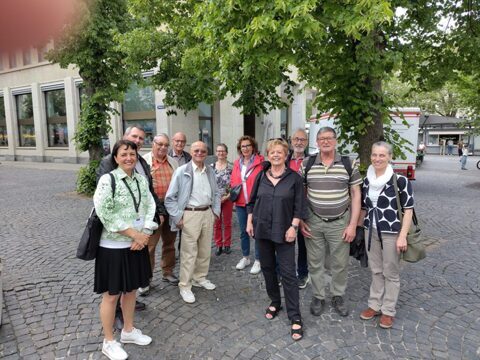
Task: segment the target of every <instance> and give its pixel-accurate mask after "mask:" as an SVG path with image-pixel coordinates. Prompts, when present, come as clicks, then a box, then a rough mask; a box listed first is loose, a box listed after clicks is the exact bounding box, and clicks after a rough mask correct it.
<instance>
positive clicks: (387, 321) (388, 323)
mask: <svg viewBox="0 0 480 360" xmlns="http://www.w3.org/2000/svg"><path fill="white" fill-rule="evenodd" d="M378 324H379V325H380V327H381V328H383V329H390V328H391V327H392V326H393V316H389V315H385V314H382V316H380V322H379V323H378Z"/></svg>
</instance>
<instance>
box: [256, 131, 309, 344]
mask: <svg viewBox="0 0 480 360" xmlns="http://www.w3.org/2000/svg"><path fill="white" fill-rule="evenodd" d="M287 154H288V144H287V143H286V142H285V141H284V140H279V139H275V140H270V141H269V142H268V144H267V157H268V161H269V162H270V164H271V166H270V167H269V169H268V170H262V172H260V173H259V174H258V175H257V179H256V181H255V185H254V188H253V190H252V193H251V196H250V201H249V203H248V205H247V212H248V220H247V233H248V234H249V235H250V236H252V237H255V239H256V241H258V244H259V250H260V264H261V268H262V272H263V276H264V278H265V287H266V289H267V294H268V296H269V298H270V300H271V303H270V305H269V306H268V307H267V309H266V310H265V317H266V318H267V319H268V320H272V319H274V318H275V317H276V316H277V314H278V312H279V311H280V310H281V309H282V306H281V295H280V287H279V284H278V274H277V272H276V267H277V266H278V268H279V271H280V273H281V275H282V285H283V290H284V294H285V303H286V306H287V314H288V319H289V320H290V321H291V325H292V326H291V336H292V339H293V340H300V339H301V338H302V337H303V328H302V318H301V315H300V305H299V294H298V291H299V290H298V280H297V274H296V269H295V267H296V266H295V240H296V238H297V232H298V226H299V223H300V220H301V219H303V218H304V207H305V195H304V192H303V180H302V177H301V176H300V175H299V174H298V173H297V172H295V171H293V170H292V169H290V168H289V167H288V166H287V165H286V159H287Z"/></svg>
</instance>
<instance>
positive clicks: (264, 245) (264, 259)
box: [257, 239, 301, 320]
mask: <svg viewBox="0 0 480 360" xmlns="http://www.w3.org/2000/svg"><path fill="white" fill-rule="evenodd" d="M257 241H258V245H259V246H258V248H259V253H260V265H261V268H262V273H263V276H264V278H265V286H266V288H267V294H268V297H269V298H270V300H271V301H272V305H273V306H275V307H277V308H278V307H279V306H280V305H281V303H282V298H281V295H280V287H279V286H278V278H277V271H276V270H275V268H276V264H277V262H278V268H279V271H280V273H281V274H282V285H283V292H284V294H285V303H286V307H287V315H288V318H289V319H290V320H298V319H301V315H300V305H299V294H298V280H297V274H296V271H295V270H296V269H295V267H296V265H295V243H294V242H293V243H286V242H284V243H281V244H279V243H275V242H273V241H271V240H268V239H259V240H257Z"/></svg>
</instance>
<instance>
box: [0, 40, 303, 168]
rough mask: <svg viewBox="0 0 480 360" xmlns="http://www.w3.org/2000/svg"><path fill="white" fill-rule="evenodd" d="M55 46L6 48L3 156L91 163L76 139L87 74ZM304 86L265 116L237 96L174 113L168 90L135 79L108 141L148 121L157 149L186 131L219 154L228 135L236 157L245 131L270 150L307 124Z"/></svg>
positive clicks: (1, 98) (0, 105)
mask: <svg viewBox="0 0 480 360" xmlns="http://www.w3.org/2000/svg"><path fill="white" fill-rule="evenodd" d="M49 46H51V44H50V45H49ZM47 50H48V46H47V47H44V48H41V49H34V48H31V49H29V50H28V51H22V52H17V53H15V54H0V59H1V61H0V160H2V159H3V160H12V161H38V162H67V163H87V162H88V154H87V153H85V152H79V151H78V150H77V149H76V147H75V143H74V141H73V136H74V134H75V128H76V124H77V123H78V119H79V117H80V108H81V92H82V90H81V83H82V79H81V78H80V76H79V74H78V71H77V70H76V69H75V67H73V66H71V67H69V68H68V69H62V68H60V66H59V65H58V64H51V63H49V62H48V61H46V60H45V58H44V55H45V52H46V51H47ZM144 76H149V73H145V74H144ZM301 90H302V89H301V87H300V86H299V87H298V88H297V89H296V90H295V91H294V95H295V96H294V100H293V102H292V103H291V104H290V106H289V107H288V108H286V109H281V110H274V111H272V112H270V113H269V114H264V115H262V116H251V115H244V114H242V113H241V109H238V108H235V107H234V106H233V105H232V103H233V102H234V100H235V99H234V98H232V97H227V98H225V99H223V100H221V101H217V102H215V103H213V104H204V103H201V104H199V106H198V109H197V110H195V111H190V112H188V113H186V114H185V113H184V112H183V111H181V110H178V111H177V114H176V115H169V114H167V112H168V111H169V110H172V109H169V108H166V106H165V105H164V104H163V99H164V94H163V93H162V92H160V91H156V90H154V89H153V88H151V87H140V86H138V85H137V84H132V85H131V87H130V89H129V90H128V91H127V93H126V94H125V99H124V101H123V103H112V104H111V105H112V107H114V108H115V109H116V110H118V113H119V115H113V116H111V125H112V132H111V134H109V138H108V139H105V141H104V148H105V149H106V150H108V148H109V146H110V144H113V143H114V142H115V141H116V140H118V139H120V138H121V136H122V134H123V131H124V130H125V128H127V127H128V126H129V125H131V124H140V125H142V126H143V127H144V128H145V131H146V141H145V147H144V151H148V150H149V147H151V143H152V141H153V137H154V136H155V135H156V134H157V133H160V132H164V133H167V134H169V135H173V134H174V133H176V132H178V131H182V132H184V133H185V134H186V135H187V148H188V145H189V144H191V143H192V142H194V141H196V140H202V141H205V142H206V143H207V145H208V149H209V154H213V153H214V150H215V149H214V146H215V144H217V143H219V142H223V143H225V144H227V146H228V147H229V149H230V153H229V159H230V160H233V159H234V158H236V157H237V154H236V141H237V139H238V138H239V137H240V136H242V135H244V134H246V135H252V136H254V137H255V138H256V139H257V141H258V142H259V145H260V148H261V149H262V150H263V149H264V146H265V143H266V140H268V139H269V138H274V137H280V136H281V137H284V138H288V137H289V136H290V135H291V133H292V132H293V131H294V130H295V129H296V128H299V127H303V126H304V125H305V120H306V118H307V115H306V92H305V91H301ZM280 91H281V90H280V89H279V93H280Z"/></svg>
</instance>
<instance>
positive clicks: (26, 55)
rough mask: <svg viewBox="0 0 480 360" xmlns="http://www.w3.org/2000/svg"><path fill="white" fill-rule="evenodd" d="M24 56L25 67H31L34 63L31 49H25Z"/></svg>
mask: <svg viewBox="0 0 480 360" xmlns="http://www.w3.org/2000/svg"><path fill="white" fill-rule="evenodd" d="M22 56H23V65H24V66H26V65H30V64H31V63H32V57H31V54H30V48H28V49H24V50H23V52H22Z"/></svg>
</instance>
